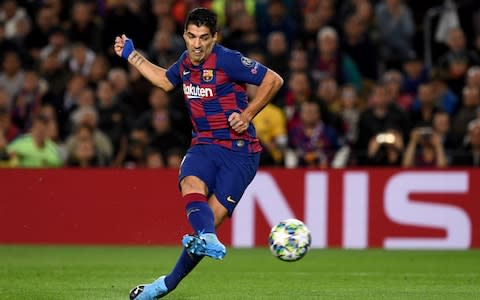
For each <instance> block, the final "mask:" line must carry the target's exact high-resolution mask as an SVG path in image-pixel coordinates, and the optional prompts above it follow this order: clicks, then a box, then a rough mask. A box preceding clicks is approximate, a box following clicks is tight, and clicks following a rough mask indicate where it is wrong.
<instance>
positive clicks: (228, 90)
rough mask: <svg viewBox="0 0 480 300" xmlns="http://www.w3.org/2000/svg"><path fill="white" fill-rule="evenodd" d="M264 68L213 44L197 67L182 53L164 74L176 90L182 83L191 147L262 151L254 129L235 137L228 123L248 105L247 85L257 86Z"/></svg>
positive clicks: (251, 151)
mask: <svg viewBox="0 0 480 300" xmlns="http://www.w3.org/2000/svg"><path fill="white" fill-rule="evenodd" d="M266 73H267V68H266V67H265V66H263V65H262V64H260V63H258V62H256V61H254V60H251V59H249V58H246V57H245V56H243V55H242V54H241V53H240V52H238V51H233V50H230V49H228V48H225V47H223V46H221V45H218V44H216V45H215V46H214V47H213V50H212V53H211V54H210V55H209V56H208V57H207V58H206V59H205V61H204V62H203V63H201V64H200V65H198V66H195V65H193V64H192V63H191V62H190V59H189V58H188V54H187V51H185V52H184V53H183V54H182V55H181V56H180V58H179V59H178V60H177V62H176V63H175V64H173V65H172V66H171V67H170V68H169V69H168V70H167V78H168V80H169V81H170V82H171V83H172V84H173V85H174V86H177V85H179V84H180V83H183V94H184V98H185V103H186V105H187V109H188V112H189V114H190V119H191V121H192V125H193V132H192V145H195V144H218V145H221V146H224V147H227V148H229V149H232V150H235V151H242V152H250V153H254V152H259V151H261V150H262V148H261V146H260V142H259V141H258V139H257V137H256V134H255V128H254V127H253V125H252V123H250V125H249V127H248V129H247V131H245V132H244V133H242V134H238V133H236V132H235V131H234V130H233V129H231V127H230V126H229V123H228V117H229V116H230V114H231V113H233V112H238V113H240V112H242V111H243V110H244V109H245V108H246V107H247V105H248V98H247V92H246V84H247V83H248V84H254V85H260V83H261V82H262V80H263V78H264V77H265V74H266Z"/></svg>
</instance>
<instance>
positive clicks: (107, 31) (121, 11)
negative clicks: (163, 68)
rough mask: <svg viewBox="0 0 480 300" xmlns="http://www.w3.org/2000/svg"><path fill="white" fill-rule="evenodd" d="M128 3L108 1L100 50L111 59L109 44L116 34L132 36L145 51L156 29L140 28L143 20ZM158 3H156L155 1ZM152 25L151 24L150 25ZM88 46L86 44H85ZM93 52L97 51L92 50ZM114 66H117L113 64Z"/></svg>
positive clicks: (121, 0)
mask: <svg viewBox="0 0 480 300" xmlns="http://www.w3.org/2000/svg"><path fill="white" fill-rule="evenodd" d="M128 2H129V1H127V0H120V1H109V3H108V7H107V11H106V16H105V18H104V22H103V31H101V32H103V36H102V37H101V38H102V49H104V51H106V52H107V55H108V56H109V57H110V58H111V59H112V58H113V55H114V53H113V51H112V46H111V42H112V41H113V40H114V39H115V35H116V34H117V32H123V33H125V34H128V35H129V36H132V37H134V38H136V39H135V41H137V40H138V43H137V44H138V45H139V47H140V48H141V49H146V48H147V45H148V43H149V42H150V39H151V38H152V34H153V32H154V31H155V30H156V29H157V28H158V27H157V24H155V26H154V27H148V30H145V29H143V28H141V26H142V24H143V20H142V19H141V17H140V15H139V14H138V13H136V12H135V11H134V10H132V9H131V8H130V6H129V3H128ZM156 2H158V1H156ZM164 2H167V1H164ZM152 25H153V24H152ZM87 45H88V44H87ZM93 49H94V50H97V49H95V48H93ZM114 65H117V64H115V63H114Z"/></svg>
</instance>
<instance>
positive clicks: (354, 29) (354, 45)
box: [341, 14, 379, 81]
mask: <svg viewBox="0 0 480 300" xmlns="http://www.w3.org/2000/svg"><path fill="white" fill-rule="evenodd" d="M366 22H367V21H365V20H364V19H363V18H362V17H361V16H359V15H356V14H354V15H350V16H348V17H347V18H346V20H345V23H343V33H344V35H343V38H342V43H341V49H343V50H344V51H345V54H347V55H348V56H350V57H351V58H352V60H353V61H354V62H355V64H356V65H357V67H358V71H359V72H360V74H361V76H362V78H364V79H368V80H370V81H375V80H377V78H378V68H379V66H378V58H377V56H378V55H377V49H376V47H375V45H374V44H373V42H372V40H371V39H370V36H369V35H368V32H367V23H366Z"/></svg>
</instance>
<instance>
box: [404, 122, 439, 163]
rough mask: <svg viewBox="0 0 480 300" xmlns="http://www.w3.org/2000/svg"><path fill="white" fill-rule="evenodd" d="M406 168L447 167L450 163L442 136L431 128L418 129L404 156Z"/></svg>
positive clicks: (412, 135) (412, 134) (414, 131)
mask: <svg viewBox="0 0 480 300" xmlns="http://www.w3.org/2000/svg"><path fill="white" fill-rule="evenodd" d="M402 165H403V166H404V167H437V168H444V167H447V165H448V161H447V156H446V154H445V149H444V148H443V144H442V141H441V139H440V136H439V135H438V134H437V133H436V132H435V131H434V130H433V129H432V128H431V127H416V128H414V129H413V130H412V131H411V134H410V140H409V142H408V146H407V148H406V150H405V154H404V156H403V162H402Z"/></svg>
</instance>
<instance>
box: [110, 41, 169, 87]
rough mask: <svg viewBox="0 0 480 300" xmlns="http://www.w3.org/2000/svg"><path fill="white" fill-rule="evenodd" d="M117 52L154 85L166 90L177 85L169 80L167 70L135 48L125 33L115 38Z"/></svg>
mask: <svg viewBox="0 0 480 300" xmlns="http://www.w3.org/2000/svg"><path fill="white" fill-rule="evenodd" d="M113 48H114V50H115V53H116V54H117V55H118V56H120V57H123V58H125V59H127V60H128V62H129V63H130V64H132V65H133V66H134V67H135V68H137V70H138V71H139V72H140V73H141V74H142V75H143V76H144V77H145V78H147V79H148V80H149V81H150V82H151V83H152V84H153V85H156V86H158V87H160V88H161V89H163V90H165V91H167V92H168V91H170V90H172V89H173V88H174V87H175V86H174V85H173V84H172V83H171V82H170V80H168V77H167V76H166V73H167V70H166V69H164V68H162V67H159V66H157V65H154V64H153V63H151V62H150V61H149V60H148V59H146V58H145V57H144V56H143V55H142V54H140V53H139V52H138V51H136V50H135V48H134V46H133V42H132V40H131V39H129V38H127V36H125V35H124V34H123V35H122V36H121V37H119V36H117V37H116V38H115V44H114V46H113Z"/></svg>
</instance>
